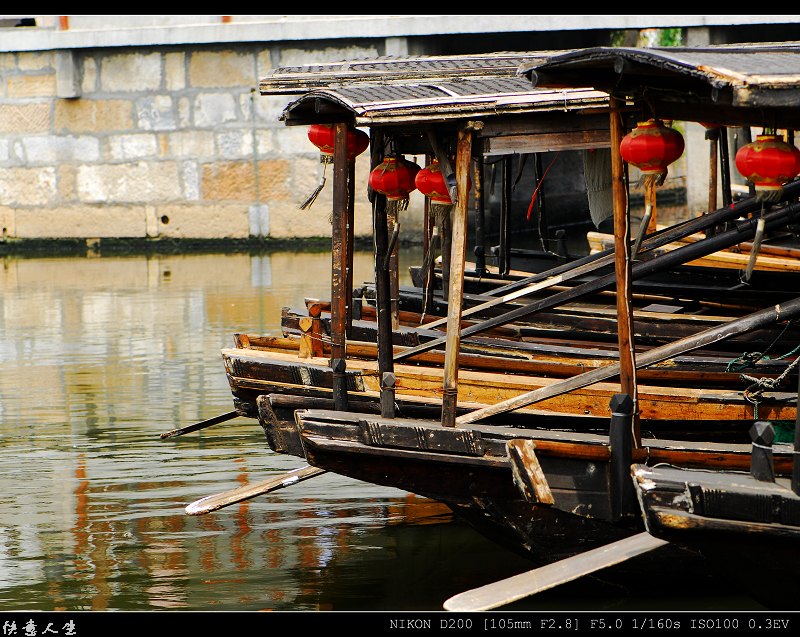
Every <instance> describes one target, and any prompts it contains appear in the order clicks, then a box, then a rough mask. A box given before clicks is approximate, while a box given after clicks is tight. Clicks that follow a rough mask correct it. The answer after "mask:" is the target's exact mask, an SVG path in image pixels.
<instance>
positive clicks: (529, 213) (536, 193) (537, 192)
mask: <svg viewBox="0 0 800 637" xmlns="http://www.w3.org/2000/svg"><path fill="white" fill-rule="evenodd" d="M560 154H561V151H560V150H559V151H558V152H557V153H556V156H555V157H553V159H552V160H550V164H549V165H548V166H547V168H546V169H545V171H544V173H543V174H542V178H541V179H540V180H539V183H538V184H536V188H535V189H534V191H533V196H532V197H531V203H530V205H529V206H528V215H527V217H526V219H527V220H528V221H530V220H531V211H532V210H533V204H534V203H536V196H537V195H538V194H539V189H540V188H541V187H542V184H543V183H544V178H545V177H547V173H549V172H550V169H551V168H552V167H553V164H554V163H555V161H556V159H558V156H559V155H560Z"/></svg>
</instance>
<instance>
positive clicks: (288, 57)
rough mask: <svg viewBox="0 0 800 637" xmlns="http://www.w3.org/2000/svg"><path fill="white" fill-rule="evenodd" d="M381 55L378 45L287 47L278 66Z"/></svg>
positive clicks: (282, 52) (281, 54)
mask: <svg viewBox="0 0 800 637" xmlns="http://www.w3.org/2000/svg"><path fill="white" fill-rule="evenodd" d="M379 55H381V52H379V51H378V49H377V47H365V46H347V47H325V48H324V49H300V48H291V47H286V48H285V49H283V50H282V51H281V53H280V63H279V64H278V66H302V65H303V64H308V62H309V60H314V62H319V63H322V62H339V61H341V60H358V59H362V58H374V57H378V56H379Z"/></svg>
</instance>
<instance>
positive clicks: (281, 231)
mask: <svg viewBox="0 0 800 637" xmlns="http://www.w3.org/2000/svg"><path fill="white" fill-rule="evenodd" d="M330 214H331V206H330V203H329V202H328V203H327V205H325V202H323V201H320V200H319V199H318V200H317V201H316V202H315V203H314V205H313V206H312V207H311V208H307V209H306V210H299V209H298V207H297V203H295V202H293V201H271V202H270V203H269V236H270V237H272V238H273V239H293V238H300V239H302V238H309V237H330V236H331V223H330V220H329V219H330ZM328 265H329V266H330V261H328ZM328 278H329V279H330V271H329V272H328Z"/></svg>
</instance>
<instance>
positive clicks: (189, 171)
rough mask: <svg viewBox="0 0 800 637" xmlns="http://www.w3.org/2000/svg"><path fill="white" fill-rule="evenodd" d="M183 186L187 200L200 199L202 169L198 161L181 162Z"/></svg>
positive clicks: (184, 196)
mask: <svg viewBox="0 0 800 637" xmlns="http://www.w3.org/2000/svg"><path fill="white" fill-rule="evenodd" d="M181 187H182V189H183V198H184V199H185V200H186V201H198V200H199V199H200V169H199V167H198V165H197V162H196V161H185V162H183V163H181Z"/></svg>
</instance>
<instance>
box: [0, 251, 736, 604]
mask: <svg viewBox="0 0 800 637" xmlns="http://www.w3.org/2000/svg"><path fill="white" fill-rule="evenodd" d="M418 257H419V255H418V254H413V253H409V254H408V259H409V262H414V261H417V260H418ZM402 260H403V255H401V265H402ZM330 268H331V264H330V255H329V254H326V253H319V254H314V253H288V252H281V253H272V254H264V255H247V254H225V255H191V256H179V255H170V256H149V257H145V256H140V257H102V258H31V259H25V258H6V259H4V260H3V262H2V269H0V330H2V334H3V338H2V339H1V340H0V485H2V488H1V489H0V492H1V493H2V496H0V610H11V609H25V610H43V611H46V610H91V611H102V610H153V609H155V610H173V609H175V610H319V609H323V610H327V609H335V610H340V609H341V610H387V609H412V610H439V609H441V603H442V601H443V600H444V599H446V598H447V597H449V596H450V595H454V594H456V593H458V592H461V591H463V590H465V589H467V588H472V587H475V586H479V585H482V584H485V583H487V581H492V580H493V579H499V578H501V577H507V576H509V575H511V574H514V573H518V572H520V571H522V570H526V569H527V567H528V566H527V565H526V563H525V562H523V561H521V560H520V559H519V558H517V557H516V556H514V555H511V554H508V553H505V552H503V551H502V550H500V549H498V548H497V547H496V546H495V545H493V544H490V543H489V542H488V541H486V540H484V539H483V538H481V537H480V536H478V535H476V534H475V533H474V532H472V531H471V530H470V529H469V528H467V527H465V526H464V525H463V524H461V523H459V522H457V521H455V520H453V518H452V515H451V514H450V512H449V510H447V509H446V508H445V507H443V506H441V505H439V504H437V503H434V502H430V501H427V500H424V499H421V498H418V497H414V496H411V495H410V494H407V493H405V492H402V491H398V490H396V489H388V488H382V487H377V486H373V485H366V484H363V483H359V482H356V481H353V480H350V479H346V478H343V477H340V476H335V475H331V474H324V475H322V476H319V477H317V478H314V479H313V480H308V481H306V482H303V483H302V484H300V485H296V486H295V487H292V488H289V489H284V490H281V491H279V492H277V493H275V494H273V495H271V496H269V497H263V498H259V499H256V500H252V501H249V502H245V503H241V504H238V505H236V506H234V507H229V508H227V509H222V510H220V511H218V512H216V513H213V514H209V515H206V516H200V517H190V516H187V515H186V514H185V512H184V507H185V505H186V504H188V503H190V502H192V501H194V500H196V499H198V498H201V497H203V496H206V495H209V494H212V493H218V492H220V491H224V490H227V489H230V488H233V487H235V486H238V485H240V484H245V483H248V482H256V481H261V480H264V479H265V478H266V477H268V474H276V473H282V472H284V471H287V470H289V469H292V468H295V467H297V466H298V465H299V464H300V463H299V461H298V460H297V459H296V458H292V457H286V456H281V455H277V454H274V453H272V452H270V451H269V449H268V448H267V446H266V444H265V441H264V439H263V434H262V433H261V430H260V428H259V427H258V426H257V425H256V424H255V422H254V421H252V420H248V419H242V418H239V419H235V420H233V421H229V422H227V423H223V424H221V425H217V426H215V427H212V428H210V429H207V430H203V431H200V432H197V433H193V434H189V435H186V436H183V437H179V438H172V439H168V440H166V441H164V440H161V439H160V438H159V434H160V433H162V432H164V431H168V430H171V429H173V428H175V427H180V426H185V425H188V424H191V423H194V422H198V421H200V420H204V419H206V418H210V417H212V416H216V415H218V414H221V413H224V412H227V411H230V409H231V407H232V402H231V398H230V392H229V388H228V384H227V380H226V378H225V374H224V370H223V367H222V361H221V358H220V354H219V351H220V349H221V348H222V347H227V346H229V345H230V344H231V342H232V334H233V333H235V332H239V331H242V332H253V333H260V334H278V333H279V331H280V315H281V308H282V307H284V306H289V307H295V308H299V307H302V305H303V299H304V298H305V297H319V298H326V297H328V296H329V279H330ZM372 278H373V277H372V272H371V260H370V258H369V255H368V254H366V253H360V254H358V255H356V260H355V277H354V280H355V281H357V282H358V281H366V280H371V279H372ZM404 283H405V282H404ZM596 593H597V591H594V592H593V593H592V597H591V600H592V601H591V602H590V603H591V604H594V605H595V607H596V605H597V604H602V603H604V602H602V601H600V600H601V597H598V596H597V594H596ZM547 599H550V600H551V601H549V602H548V601H545V602H542V603H554V602H553V601H552V599H553V598H552V597H551V598H545V600H547ZM611 599H613V600H615V601H614V602H612V603H618V601H617V600H618V599H619V595H618V593H617V592H616V591H615V592H614V593H613V594H612V596H611ZM574 602H575V597H574V596H573V597H572V599H571V603H574ZM698 603H699V602H698ZM712 607H713V606H712ZM741 607H742V606H740V608H741ZM745 607H746V606H745Z"/></svg>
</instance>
